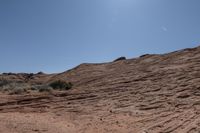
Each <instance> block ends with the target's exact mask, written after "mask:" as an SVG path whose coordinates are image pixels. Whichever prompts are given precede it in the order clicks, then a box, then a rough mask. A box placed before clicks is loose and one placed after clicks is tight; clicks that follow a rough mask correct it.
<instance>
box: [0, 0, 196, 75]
mask: <svg viewBox="0 0 200 133" xmlns="http://www.w3.org/2000/svg"><path fill="white" fill-rule="evenodd" d="M198 44H200V0H0V72H38V71H44V72H47V73H52V72H62V71H65V70H67V69H70V68H73V67H75V66H76V65H79V64H80V63H85V62H87V63H100V62H107V61H112V60H114V59H115V58H117V57H119V56H126V57H127V58H133V57H137V56H139V55H142V54H146V53H152V54H153V53H156V54H160V53H166V52H170V51H174V50H178V49H182V48H187V47H195V46H198Z"/></svg>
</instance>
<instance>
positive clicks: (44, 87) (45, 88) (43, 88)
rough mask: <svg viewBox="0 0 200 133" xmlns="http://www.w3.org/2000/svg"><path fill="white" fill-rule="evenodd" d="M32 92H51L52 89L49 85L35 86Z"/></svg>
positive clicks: (32, 87)
mask: <svg viewBox="0 0 200 133" xmlns="http://www.w3.org/2000/svg"><path fill="white" fill-rule="evenodd" d="M31 90H38V91H39V92H51V91H52V87H51V86H49V85H33V86H31Z"/></svg>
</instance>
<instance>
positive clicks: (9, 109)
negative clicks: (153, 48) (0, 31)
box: [0, 47, 200, 133]
mask: <svg viewBox="0 0 200 133" xmlns="http://www.w3.org/2000/svg"><path fill="white" fill-rule="evenodd" d="M0 79H7V80H9V81H17V82H25V83H27V84H48V83H51V82H53V81H55V80H64V81H66V82H71V83H72V84H73V87H72V89H70V90H66V91H55V92H51V93H46V92H44V93H36V92H34V93H30V92H29V93H22V94H18V95H15V94H14V95H10V94H7V93H4V92H2V93H0V98H1V101H0V132H3V133H22V132H24V133H35V132H38V133H40V132H46V133H68V132H69V133H94V132H97V133H109V132H113V133H199V132H200V47H196V48H188V49H183V50H179V51H175V52H172V53H167V54H162V55H156V54H155V55H149V54H147V55H143V56H141V57H138V58H134V59H124V60H118V61H113V62H109V63H99V64H89V63H85V64H81V65H79V66H77V67H75V68H73V69H71V70H68V71H66V72H63V73H59V74H44V73H38V74H12V73H10V74H2V75H0Z"/></svg>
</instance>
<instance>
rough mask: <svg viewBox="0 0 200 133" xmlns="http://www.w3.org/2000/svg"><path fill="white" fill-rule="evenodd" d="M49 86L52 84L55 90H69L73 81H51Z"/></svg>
mask: <svg viewBox="0 0 200 133" xmlns="http://www.w3.org/2000/svg"><path fill="white" fill-rule="evenodd" d="M49 86H51V87H52V88H53V89H55V90H69V89H71V88H72V83H71V82H65V81H61V80H57V81H54V82H52V83H50V84H49Z"/></svg>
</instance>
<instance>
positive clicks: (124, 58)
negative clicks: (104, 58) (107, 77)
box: [114, 56, 126, 62]
mask: <svg viewBox="0 0 200 133" xmlns="http://www.w3.org/2000/svg"><path fill="white" fill-rule="evenodd" d="M121 60H126V57H123V56H122V57H119V58H117V59H116V60H114V62H117V61H121Z"/></svg>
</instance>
